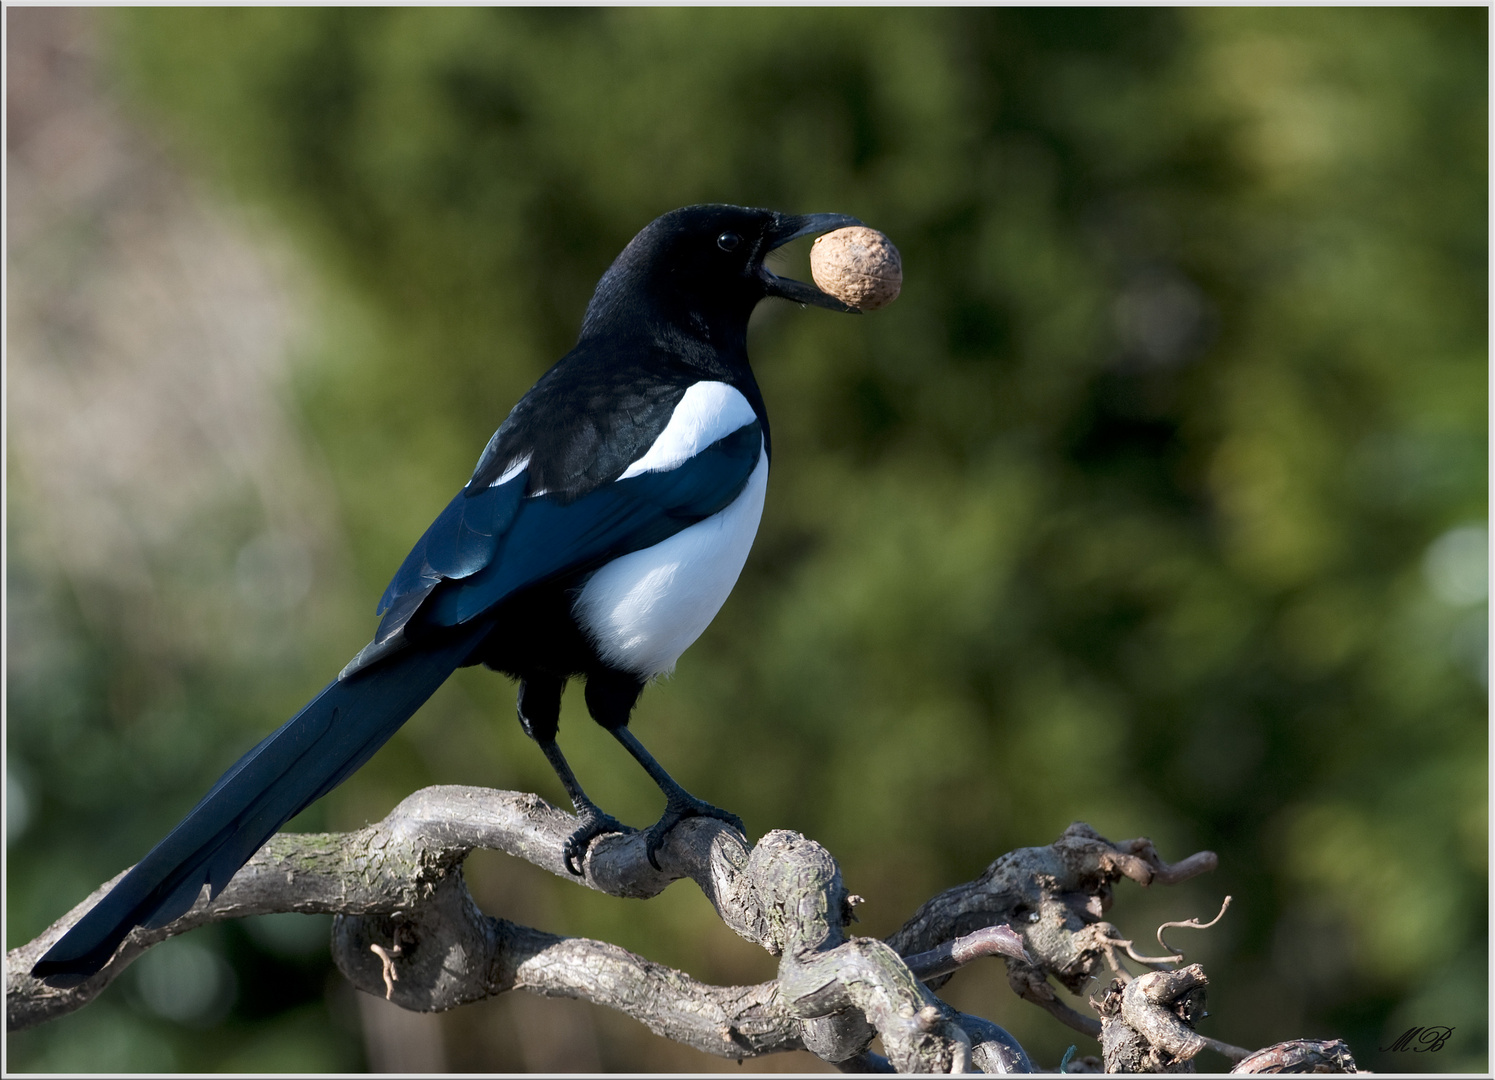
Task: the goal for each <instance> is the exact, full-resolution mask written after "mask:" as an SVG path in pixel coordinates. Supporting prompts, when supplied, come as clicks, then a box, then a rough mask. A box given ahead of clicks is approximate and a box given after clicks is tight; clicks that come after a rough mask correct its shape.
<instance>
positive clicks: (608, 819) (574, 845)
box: [561, 807, 652, 877]
mask: <svg viewBox="0 0 1495 1080" xmlns="http://www.w3.org/2000/svg"><path fill="white" fill-rule="evenodd" d="M592 809H593V812H592V813H587V812H585V811H583V812H582V813H581V814H579V815H578V816H579V817H580V818H581V825H580V826H579V827H578V828H577V830H576V831H575V832H573V833H572V834H571V835H570V836H568V837H566V843H565V845H564V846H563V847H562V848H561V854H562V861H563V862H564V863H565V866H566V869H567V870H568V871H569V872H570V873H571V874H572V875H573V876H575V877H581V876H582V870H581V865H582V862H583V860H585V858H586V854H587V847H588V846H589V845H590V844H591V843H592V841H593V840H595V839H597V837H599V836H601V835H602V834H604V833H610V832H615V833H630V832H633V831H634V830H633V829H631V828H629V827H628V826H627V825H624V824H623V823H622V822H621V821H619V820H618V819H617V818H615V817H613V816H612V815H611V814H604V813H603V812H602V811H601V810H597V809H596V808H595V807H593V808H592ZM651 861H652V860H651Z"/></svg>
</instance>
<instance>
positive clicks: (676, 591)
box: [571, 383, 768, 678]
mask: <svg viewBox="0 0 1495 1080" xmlns="http://www.w3.org/2000/svg"><path fill="white" fill-rule="evenodd" d="M721 385H723V384H721V383H697V384H696V386H693V387H691V390H690V391H687V394H686V396H687V398H688V397H689V395H690V392H692V391H694V390H695V389H696V388H697V387H700V386H708V387H709V386H721ZM727 389H729V390H730V389H731V388H730V387H728V388H727ZM731 393H733V394H737V391H735V390H732V391H731ZM737 398H738V400H740V401H742V404H743V407H744V408H745V409H747V413H748V419H749V420H751V419H753V415H752V410H751V409H748V408H747V402H746V400H744V399H743V398H742V395H741V394H737ZM684 405H685V402H684V401H682V402H681V404H680V406H679V407H677V409H676V411H675V415H676V416H679V415H680V412H681V410H682V409H683V408H684ZM728 422H730V421H728ZM674 423H675V421H674V419H673V418H672V419H671V421H670V426H671V427H673V426H674ZM741 426H742V425H741V424H740V423H739V424H737V425H736V426H735V427H733V428H729V429H727V430H726V431H724V434H730V433H731V431H735V430H736V428H737V427H741ZM666 434H668V430H667V431H666ZM700 437H701V438H705V439H706V441H705V442H704V443H702V445H703V446H709V445H711V443H713V442H715V441H716V440H717V439H719V438H720V437H721V436H720V435H709V436H708V435H706V434H703V435H701V436H700ZM664 438H665V437H664V436H663V435H661V436H660V439H659V442H656V443H655V444H654V447H653V448H651V450H650V454H653V452H654V450H655V449H658V448H659V445H660V443H662V442H664ZM650 454H646V455H645V456H644V457H643V458H640V459H639V461H638V462H635V463H634V467H635V468H637V467H638V465H639V464H641V463H643V462H644V461H645V460H647V459H648V457H649V456H650ZM639 471H643V470H639ZM625 475H626V474H625ZM767 490H768V455H767V454H764V453H762V451H761V450H760V451H759V457H758V464H757V467H756V468H754V469H753V472H752V475H751V476H749V477H748V482H747V485H746V486H745V487H744V488H743V489H742V493H741V494H740V495H738V496H737V498H735V499H734V500H732V502H730V503H729V504H728V505H727V506H726V507H724V508H723V509H721V510H719V511H717V512H716V513H715V514H712V515H711V516H710V517H709V518H706V519H705V520H704V521H698V522H696V523H695V524H694V525H691V526H690V527H688V528H685V529H682V530H681V531H680V532H678V533H676V534H675V535H674V536H672V537H670V538H669V539H668V540H665V541H662V542H661V543H658V544H655V545H654V546H653V547H649V548H644V549H643V550H642V551H635V552H632V553H630V554H628V555H624V556H622V557H621V558H618V559H614V560H613V561H612V562H610V563H608V564H607V565H606V566H604V567H603V568H602V569H601V570H598V571H597V572H596V573H595V574H593V575H592V577H591V579H590V580H589V581H588V582H587V583H586V585H584V586H583V587H582V589H581V592H580V593H579V594H578V595H577V597H576V601H575V604H574V605H573V607H572V609H571V610H572V614H573V615H574V616H575V618H576V621H577V623H578V624H579V625H580V626H581V628H582V630H584V631H585V632H586V634H587V636H588V637H589V638H591V640H592V644H593V645H595V646H596V648H597V652H598V653H599V654H600V655H601V657H602V659H603V660H605V661H607V663H609V664H611V665H612V666H613V667H617V668H622V669H623V670H624V671H631V672H633V673H635V674H637V675H639V676H642V677H643V678H652V677H653V676H655V675H660V674H664V673H666V672H670V671H673V670H674V669H675V661H676V660H678V659H680V654H681V653H683V652H684V651H685V650H686V649H687V648H689V647H690V645H691V644H692V643H693V642H694V641H695V640H696V638H698V637H700V636H701V634H702V633H703V632H704V631H705V629H706V627H707V626H709V625H710V624H711V620H712V619H714V618H715V617H716V613H717V612H718V611H720V610H721V606H722V604H724V603H725V602H726V599H727V594H728V593H730V592H731V591H732V586H733V585H735V584H737V577H738V575H739V574H741V573H742V567H743V564H744V563H746V562H747V557H748V551H749V550H750V549H751V548H752V546H753V537H754V536H756V535H757V533H758V521H759V519H760V518H762V516H763V495H764V492H765V491H767Z"/></svg>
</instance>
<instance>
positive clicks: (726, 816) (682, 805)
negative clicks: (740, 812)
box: [644, 794, 747, 872]
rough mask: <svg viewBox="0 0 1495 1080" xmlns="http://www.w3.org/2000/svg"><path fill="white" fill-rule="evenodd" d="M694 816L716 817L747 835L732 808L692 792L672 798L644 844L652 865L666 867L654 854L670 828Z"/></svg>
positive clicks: (660, 846) (740, 820)
mask: <svg viewBox="0 0 1495 1080" xmlns="http://www.w3.org/2000/svg"><path fill="white" fill-rule="evenodd" d="M693 817H709V818H716V820H718V821H724V822H726V823H727V824H728V825H730V826H732V828H734V829H736V830H737V831H738V832H740V833H742V834H743V836H746V835H747V829H745V828H744V827H743V825H742V818H740V817H738V816H737V815H736V814H734V813H732V812H731V811H730V810H723V809H721V808H720V807H716V806H712V805H711V804H710V803H708V802H702V801H701V800H700V799H697V798H696V797H695V796H694V795H690V794H687V795H685V797H684V798H682V799H673V798H672V799H671V800H670V801H669V805H668V806H666V807H665V808H664V815H663V816H662V817H661V818H660V819H659V820H658V821H656V822H655V823H654V824H653V825H651V826H650V827H649V832H648V835H647V839H646V842H645V844H644V854H645V855H647V856H648V857H649V865H650V866H652V867H654V869H656V870H659V871H661V872H662V871H663V870H664V867H662V866H660V865H659V860H658V859H656V858H655V857H654V856H655V855H657V854H658V853H659V849H660V848H662V847H664V838H665V837H666V836H668V835H669V832H670V830H671V829H673V828H674V827H675V826H676V825H678V824H680V822H682V821H684V820H685V819H686V818H693Z"/></svg>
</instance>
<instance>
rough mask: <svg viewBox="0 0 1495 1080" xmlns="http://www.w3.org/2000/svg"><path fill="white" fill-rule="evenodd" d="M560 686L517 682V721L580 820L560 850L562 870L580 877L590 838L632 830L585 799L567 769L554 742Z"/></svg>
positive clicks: (537, 681) (554, 682)
mask: <svg viewBox="0 0 1495 1080" xmlns="http://www.w3.org/2000/svg"><path fill="white" fill-rule="evenodd" d="M564 687H565V683H564V682H563V681H561V680H560V679H545V680H540V679H525V680H523V681H522V682H521V683H520V684H519V723H520V724H521V725H522V726H523V727H524V732H525V734H526V735H528V736H529V737H530V738H532V739H534V740H535V741H536V742H537V743H539V744H540V751H541V752H542V753H543V754H544V755H545V760H546V761H548V762H550V767H551V768H552V769H554V770H555V775H556V776H557V777H558V778H559V779H560V781H561V786H562V787H563V788H565V789H566V794H567V796H569V797H570V799H571V806H572V808H573V809H575V811H576V816H577V817H578V818H580V819H581V826H580V827H579V828H578V829H577V830H576V831H575V832H573V833H572V834H571V835H570V836H568V837H567V838H566V846H565V848H564V849H563V851H564V856H565V863H566V869H567V870H569V871H570V872H571V873H573V874H575V875H576V876H577V877H581V862H582V859H583V857H584V856H585V855H586V852H587V845H588V844H590V843H591V842H592V840H593V839H595V838H596V837H598V836H601V835H602V834H603V833H610V832H631V831H632V830H631V829H629V828H628V827H627V826H626V825H624V824H623V823H622V822H620V821H618V820H617V819H616V818H614V817H613V816H612V815H611V814H604V813H603V812H602V811H601V810H600V809H598V807H597V804H596V803H594V802H593V801H592V800H591V799H589V798H587V793H586V792H585V791H583V790H582V789H581V785H580V784H579V783H577V781H576V774H575V773H573V772H572V771H571V766H570V765H569V764H568V763H567V761H566V757H565V755H564V754H562V753H561V748H560V745H559V744H558V743H557V742H556V741H555V737H556V733H557V732H558V731H559V730H560V726H561V690H562V689H563V688H564Z"/></svg>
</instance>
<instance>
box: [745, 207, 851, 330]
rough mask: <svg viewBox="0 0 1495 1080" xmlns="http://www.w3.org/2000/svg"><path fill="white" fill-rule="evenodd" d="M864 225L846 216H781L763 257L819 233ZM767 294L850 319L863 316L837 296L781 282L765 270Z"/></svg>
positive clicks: (764, 278)
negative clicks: (841, 313)
mask: <svg viewBox="0 0 1495 1080" xmlns="http://www.w3.org/2000/svg"><path fill="white" fill-rule="evenodd" d="M860 224H862V223H861V222H860V221H858V220H857V219H856V218H854V217H851V216H849V215H847V214H799V215H796V216H793V217H790V216H788V215H780V217H779V220H778V221H777V222H775V223H774V227H773V228H772V229H771V230H770V231H769V233H768V236H767V244H766V246H765V247H764V249H763V254H764V255H767V254H768V253H769V252H770V251H773V250H775V249H776V248H781V247H783V246H784V245H785V244H787V243H789V241H791V240H798V239H799V238H800V237H802V236H814V235H816V234H818V233H824V232H830V231H831V230H833V229H844V228H846V227H847V226H848V225H860ZM762 274H763V281H764V286H765V288H764V291H765V292H767V293H768V295H769V296H781V297H783V298H784V299H785V300H793V301H794V302H795V303H796V304H814V305H816V306H817V307H823V308H830V309H831V310H832V311H844V312H846V313H847V314H848V315H860V314H861V311H860V310H859V309H858V308H854V307H852V306H851V305H850V304H843V303H842V302H841V301H840V300H837V299H836V298H835V297H834V296H831V295H829V294H827V293H823V292H821V291H820V290H819V289H817V288H816V287H815V286H813V285H807V284H806V283H805V282H803V281H795V280H794V279H793V278H781V277H779V276H778V275H777V274H775V273H773V272H772V271H771V270H769V269H768V267H767V266H764V267H763V269H762Z"/></svg>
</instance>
